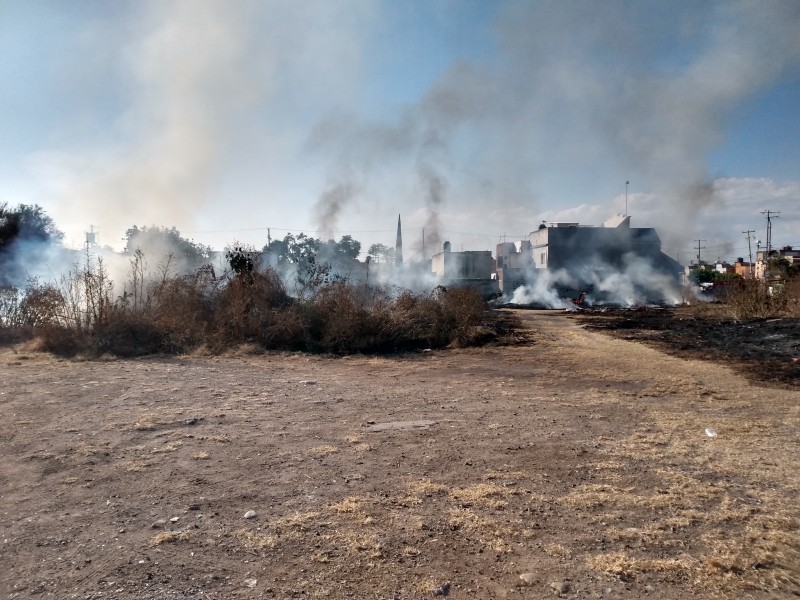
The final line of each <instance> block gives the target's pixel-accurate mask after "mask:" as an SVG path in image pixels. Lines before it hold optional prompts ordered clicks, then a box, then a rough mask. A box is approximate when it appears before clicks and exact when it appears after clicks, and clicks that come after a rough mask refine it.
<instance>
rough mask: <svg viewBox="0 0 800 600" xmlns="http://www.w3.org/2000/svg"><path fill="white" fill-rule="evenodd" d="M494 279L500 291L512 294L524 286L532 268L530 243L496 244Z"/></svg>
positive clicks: (526, 241) (525, 241)
mask: <svg viewBox="0 0 800 600" xmlns="http://www.w3.org/2000/svg"><path fill="white" fill-rule="evenodd" d="M495 255H496V256H497V259H496V262H497V267H496V273H497V274H496V278H497V284H498V286H499V287H500V291H501V292H503V293H504V294H505V293H507V292H512V291H514V290H515V289H516V288H518V287H519V286H521V285H524V284H525V281H526V279H527V276H528V273H529V272H530V270H531V269H532V268H533V252H532V246H531V243H530V241H528V240H522V241H519V242H503V243H502V244H497V248H496V249H495Z"/></svg>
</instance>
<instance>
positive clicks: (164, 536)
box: [150, 531, 194, 546]
mask: <svg viewBox="0 0 800 600" xmlns="http://www.w3.org/2000/svg"><path fill="white" fill-rule="evenodd" d="M193 537H194V533H193V532H190V531H162V532H160V533H158V534H156V535H155V536H154V537H153V539H152V540H151V542H150V543H151V544H152V545H153V546H160V545H161V544H175V543H177V542H186V541H189V540H191V539H192V538H193Z"/></svg>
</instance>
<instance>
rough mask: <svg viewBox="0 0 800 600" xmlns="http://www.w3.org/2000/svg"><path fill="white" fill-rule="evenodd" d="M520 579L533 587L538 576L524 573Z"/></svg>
mask: <svg viewBox="0 0 800 600" xmlns="http://www.w3.org/2000/svg"><path fill="white" fill-rule="evenodd" d="M519 578H520V579H521V580H522V582H523V583H525V584H527V585H533V584H534V583H536V574H535V573H522V574H521V575H520V576H519Z"/></svg>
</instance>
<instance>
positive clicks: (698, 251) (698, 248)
mask: <svg viewBox="0 0 800 600" xmlns="http://www.w3.org/2000/svg"><path fill="white" fill-rule="evenodd" d="M695 241H696V242H697V264H698V265H699V264H700V263H701V262H703V261H702V259H701V258H700V251H701V250H705V248H706V247H705V246H701V245H700V244H701V243H703V242H707V241H708V240H695Z"/></svg>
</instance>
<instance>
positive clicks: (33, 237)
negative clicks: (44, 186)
mask: <svg viewBox="0 0 800 600" xmlns="http://www.w3.org/2000/svg"><path fill="white" fill-rule="evenodd" d="M63 237H64V234H63V233H61V232H60V231H59V230H58V228H57V227H56V224H55V222H54V221H53V219H52V218H50V217H49V216H48V215H47V214H46V213H45V212H44V209H43V208H42V207H41V206H38V205H35V204H33V205H29V204H20V205H19V206H17V207H16V208H11V207H9V206H8V204H7V203H3V204H0V252H3V251H5V250H8V249H9V248H11V246H13V244H14V243H15V242H18V241H23V240H24V241H34V242H54V241H55V242H60V241H61V240H62V238H63Z"/></svg>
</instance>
